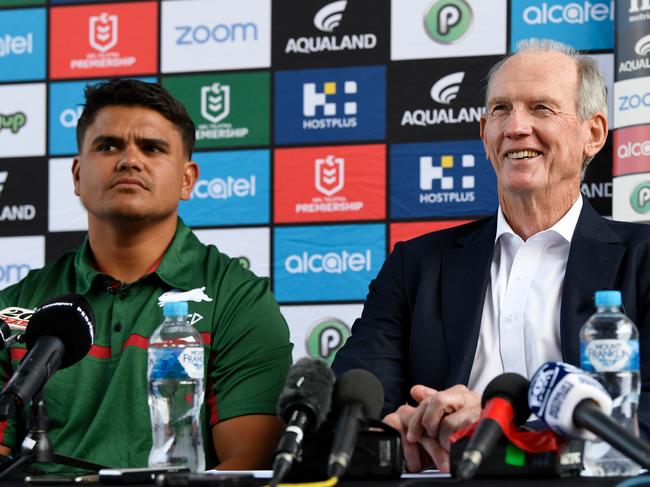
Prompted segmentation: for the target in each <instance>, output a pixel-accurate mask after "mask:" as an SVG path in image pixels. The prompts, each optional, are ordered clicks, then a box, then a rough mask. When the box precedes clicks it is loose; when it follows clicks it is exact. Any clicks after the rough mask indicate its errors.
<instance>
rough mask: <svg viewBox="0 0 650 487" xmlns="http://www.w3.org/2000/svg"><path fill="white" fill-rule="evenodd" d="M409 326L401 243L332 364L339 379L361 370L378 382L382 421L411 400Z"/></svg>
mask: <svg viewBox="0 0 650 487" xmlns="http://www.w3.org/2000/svg"><path fill="white" fill-rule="evenodd" d="M410 322H411V307H410V305H409V303H408V299H407V292H406V289H405V280H404V269H403V245H402V244H400V243H398V244H397V245H396V246H395V249H394V251H393V252H392V253H391V254H390V255H389V256H388V259H386V262H384V265H383V266H382V268H381V270H380V271H379V274H378V275H377V277H376V278H375V279H374V280H373V281H372V282H371V283H370V287H369V293H368V296H367V297H366V302H365V304H364V307H363V312H362V314H361V317H360V318H358V319H357V320H356V321H355V322H354V324H353V326H352V335H351V336H350V338H348V340H347V342H346V343H345V345H344V346H343V348H341V349H340V350H339V351H338V352H337V354H336V357H335V359H334V363H333V364H332V369H333V370H334V372H335V374H336V375H337V376H340V375H341V374H343V373H344V372H346V371H348V370H350V369H355V368H362V369H366V370H368V371H370V372H372V373H373V374H375V375H376V376H377V377H378V378H379V380H380V381H381V383H382V384H383V386H384V394H385V400H384V407H383V409H382V413H381V414H382V417H383V416H384V415H385V414H388V413H390V412H393V411H394V410H395V409H397V408H398V407H399V406H400V405H401V404H404V403H405V402H406V401H407V399H408V391H407V390H405V388H406V384H408V380H407V377H406V376H407V374H408V371H407V367H408V361H407V357H408V340H409V338H408V337H409V329H410Z"/></svg>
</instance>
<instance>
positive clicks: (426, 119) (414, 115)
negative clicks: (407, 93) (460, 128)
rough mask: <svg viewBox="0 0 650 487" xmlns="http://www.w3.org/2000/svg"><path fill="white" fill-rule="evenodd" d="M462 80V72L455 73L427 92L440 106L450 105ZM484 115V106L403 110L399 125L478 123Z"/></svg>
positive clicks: (422, 125) (458, 91) (463, 73)
mask: <svg viewBox="0 0 650 487" xmlns="http://www.w3.org/2000/svg"><path fill="white" fill-rule="evenodd" d="M464 79H465V72H464V71H457V72H455V73H451V74H448V75H446V76H443V77H442V78H440V79H439V80H438V81H436V82H435V83H434V84H433V86H432V87H431V90H430V92H429V95H430V96H431V99H432V100H433V101H435V102H436V103H439V104H441V105H451V104H452V102H453V101H454V100H455V99H456V98H457V97H458V94H459V93H460V89H461V86H462V83H463V80H464ZM484 113H485V106H483V105H479V106H475V107H458V108H454V107H451V106H450V107H443V108H416V109H413V110H404V113H403V114H402V119H401V121H400V125H401V126H402V127H404V126H409V125H410V126H412V125H418V126H421V127H427V126H431V125H443V124H459V123H478V122H479V121H480V120H481V116H482V115H483V114H484Z"/></svg>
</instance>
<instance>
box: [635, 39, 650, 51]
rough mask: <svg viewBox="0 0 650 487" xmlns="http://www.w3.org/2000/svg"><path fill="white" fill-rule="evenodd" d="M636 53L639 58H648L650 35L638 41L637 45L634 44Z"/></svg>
mask: <svg viewBox="0 0 650 487" xmlns="http://www.w3.org/2000/svg"><path fill="white" fill-rule="evenodd" d="M634 52H636V53H637V54H638V55H639V56H647V55H648V53H650V34H649V35H647V36H643V37H641V39H639V40H638V41H636V44H634Z"/></svg>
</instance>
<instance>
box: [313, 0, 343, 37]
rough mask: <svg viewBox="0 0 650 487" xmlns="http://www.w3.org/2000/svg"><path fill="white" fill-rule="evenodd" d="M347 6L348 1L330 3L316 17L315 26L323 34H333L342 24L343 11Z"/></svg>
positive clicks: (340, 0) (341, 0)
mask: <svg viewBox="0 0 650 487" xmlns="http://www.w3.org/2000/svg"><path fill="white" fill-rule="evenodd" d="M347 4H348V2H347V0H339V1H337V2H332V3H328V4H327V5H325V6H324V7H323V8H321V9H320V10H319V11H318V12H316V15H314V25H315V26H316V28H317V29H318V30H320V31H322V32H333V31H334V29H336V28H337V27H338V26H339V24H340V23H341V19H342V18H343V11H344V10H345V7H346V5H347Z"/></svg>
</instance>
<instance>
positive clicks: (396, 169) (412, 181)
mask: <svg viewBox="0 0 650 487" xmlns="http://www.w3.org/2000/svg"><path fill="white" fill-rule="evenodd" d="M390 168H391V169H390V202H391V203H390V205H391V207H390V215H391V217H393V218H418V217H458V216H467V217H470V216H472V217H476V216H482V215H489V214H491V213H493V212H494V211H495V210H496V208H497V205H498V197H497V181H496V176H495V174H494V170H493V169H492V165H491V164H490V161H488V160H487V159H486V158H485V151H484V149H483V143H482V142H481V141H480V140H458V141H453V142H436V143H421V144H395V145H392V146H391V149H390Z"/></svg>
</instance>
